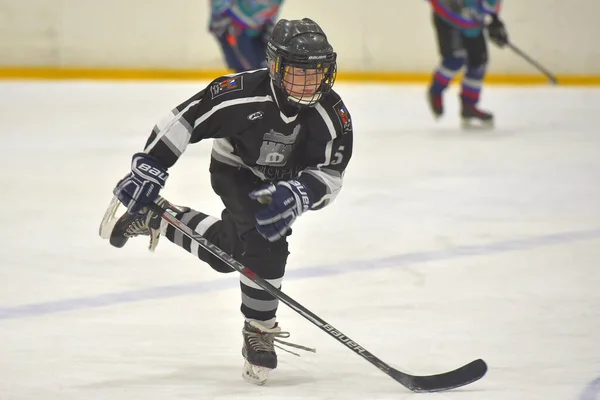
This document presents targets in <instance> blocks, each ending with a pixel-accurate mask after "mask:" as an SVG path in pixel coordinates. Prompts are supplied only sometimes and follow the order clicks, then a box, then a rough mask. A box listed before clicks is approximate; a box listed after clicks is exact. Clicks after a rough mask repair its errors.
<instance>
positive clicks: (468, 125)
mask: <svg viewBox="0 0 600 400" xmlns="http://www.w3.org/2000/svg"><path fill="white" fill-rule="evenodd" d="M461 118H462V127H463V128H465V129H474V128H475V129H477V128H480V129H489V128H493V127H494V115H493V114H492V113H489V112H487V111H483V110H480V109H479V108H477V106H476V105H475V104H469V103H465V102H463V103H462V111H461Z"/></svg>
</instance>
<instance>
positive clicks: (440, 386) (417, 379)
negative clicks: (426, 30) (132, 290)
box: [150, 203, 487, 392]
mask: <svg viewBox="0 0 600 400" xmlns="http://www.w3.org/2000/svg"><path fill="white" fill-rule="evenodd" d="M150 208H151V209H152V211H153V212H155V213H157V214H160V215H161V216H162V218H163V219H164V220H165V221H167V222H168V223H169V224H170V225H172V226H173V227H174V228H175V229H177V230H178V231H180V232H181V233H183V234H184V235H186V236H187V237H189V238H190V239H191V240H193V241H194V242H196V243H198V245H199V246H200V247H202V248H203V249H205V250H207V251H208V252H210V253H211V254H212V255H214V256H215V257H217V258H218V259H219V260H220V261H222V262H223V263H225V264H227V265H228V266H229V267H231V268H233V269H235V270H236V271H238V272H239V273H240V274H242V275H244V276H245V277H247V278H248V279H250V280H251V281H252V282H254V283H256V284H257V285H258V286H260V287H261V288H263V289H264V290H265V291H267V292H268V293H270V294H271V295H273V296H274V297H276V298H277V299H279V300H280V301H281V302H283V303H285V304H286V305H288V306H289V307H290V308H291V309H293V310H294V311H296V312H297V313H298V314H300V315H302V316H303V317H304V318H306V319H307V320H309V321H310V322H312V323H313V324H314V325H316V326H317V327H319V328H320V329H321V330H323V331H324V332H325V333H327V334H328V335H329V336H331V337H333V338H334V339H336V340H337V341H338V342H340V343H342V344H343V345H345V346H346V347H348V348H349V349H350V350H352V351H354V353H356V354H358V355H359V356H361V357H362V358H364V359H365V360H367V361H368V362H370V363H371V364H373V365H374V366H376V367H377V368H379V369H380V370H381V371H383V372H384V373H385V374H387V375H389V376H390V377H392V378H393V379H395V380H396V381H397V382H399V383H401V384H402V385H404V386H405V387H406V388H408V389H410V390H412V391H413V392H439V391H443V390H449V389H453V388H457V387H460V386H464V385H467V384H469V383H472V382H475V381H477V380H479V379H481V378H482V377H483V376H484V375H485V373H486V372H487V365H486V363H485V362H484V361H483V360H481V359H478V360H475V361H472V362H470V363H469V364H466V365H464V366H462V367H460V368H458V369H455V370H452V371H449V372H444V373H441V374H438V375H429V376H416V375H410V374H407V373H404V372H401V371H398V370H397V369H394V368H392V367H390V366H389V365H388V364H386V363H385V362H383V361H381V360H380V359H379V358H377V357H375V356H374V355H373V354H371V353H370V352H369V351H367V350H366V349H365V348H364V347H362V346H361V345H359V344H358V343H356V342H355V341H353V340H352V339H350V338H349V337H348V336H346V335H345V334H343V333H342V332H340V331H339V330H337V329H336V328H334V327H333V326H332V325H330V324H329V323H327V322H325V321H324V320H323V319H321V318H320V317H318V316H317V315H316V314H314V313H313V312H311V311H309V310H308V309H307V308H305V307H304V306H302V305H301V304H300V303H298V302H297V301H295V300H294V299H292V298H291V297H289V296H288V295H286V294H285V293H283V292H282V291H281V290H279V289H277V288H276V287H275V286H273V285H271V284H270V283H269V282H267V281H265V280H264V279H262V278H261V277H259V276H257V275H256V274H255V273H254V272H252V271H251V270H250V269H248V268H247V267H245V266H243V265H242V264H241V263H239V262H238V261H236V260H235V259H233V258H232V257H231V256H230V255H228V254H227V253H225V252H224V251H223V250H221V249H220V248H218V247H217V246H215V245H214V244H212V243H210V242H209V241H208V240H207V239H205V238H204V237H202V236H201V235H199V234H198V233H196V232H195V231H194V230H192V229H191V228H190V227H189V226H187V225H186V224H185V223H183V222H181V221H180V220H178V219H177V218H175V216H174V215H172V214H171V213H169V212H167V211H166V210H165V209H163V208H162V207H161V206H159V205H158V204H156V203H154V204H152V205H150Z"/></svg>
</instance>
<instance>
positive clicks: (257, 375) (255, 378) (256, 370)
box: [242, 361, 272, 386]
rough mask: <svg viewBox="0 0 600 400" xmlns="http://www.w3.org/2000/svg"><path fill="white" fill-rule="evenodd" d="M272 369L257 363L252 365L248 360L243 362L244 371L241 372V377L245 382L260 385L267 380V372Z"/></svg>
mask: <svg viewBox="0 0 600 400" xmlns="http://www.w3.org/2000/svg"><path fill="white" fill-rule="evenodd" d="M271 371H272V370H271V369H270V368H265V367H260V366H258V365H252V364H250V363H249V362H248V361H246V362H245V363H244V371H243V372H242V378H244V380H245V381H246V382H249V383H252V384H254V385H258V386H262V385H264V384H265V383H266V382H267V379H268V378H269V373H270V372H271Z"/></svg>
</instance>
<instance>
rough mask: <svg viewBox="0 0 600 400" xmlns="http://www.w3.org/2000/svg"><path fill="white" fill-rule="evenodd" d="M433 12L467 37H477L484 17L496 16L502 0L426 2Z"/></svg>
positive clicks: (442, 0) (433, 0)
mask: <svg viewBox="0 0 600 400" xmlns="http://www.w3.org/2000/svg"><path fill="white" fill-rule="evenodd" d="M427 1H429V3H430V4H431V6H432V7H433V11H434V12H435V13H436V14H437V15H439V16H440V17H441V18H443V19H444V20H445V21H447V22H448V23H450V24H451V25H453V26H454V27H456V28H457V29H460V30H461V31H463V33H464V34H465V35H467V36H477V35H479V33H480V32H481V30H482V29H483V27H484V25H485V16H486V15H488V14H497V13H498V12H499V10H500V3H501V1H502V0H427Z"/></svg>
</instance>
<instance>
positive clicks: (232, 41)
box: [226, 33, 252, 71]
mask: <svg viewBox="0 0 600 400" xmlns="http://www.w3.org/2000/svg"><path fill="white" fill-rule="evenodd" d="M226 39H227V43H228V44H229V46H230V47H231V49H232V50H233V52H234V53H235V56H236V57H237V58H238V61H239V62H240V64H242V67H243V68H244V69H245V70H246V71H248V70H251V69H252V65H251V64H250V61H248V59H247V58H246V57H244V54H243V53H242V51H241V50H240V47H239V46H238V41H237V37H236V36H235V35H234V34H231V33H227V38H226Z"/></svg>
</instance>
